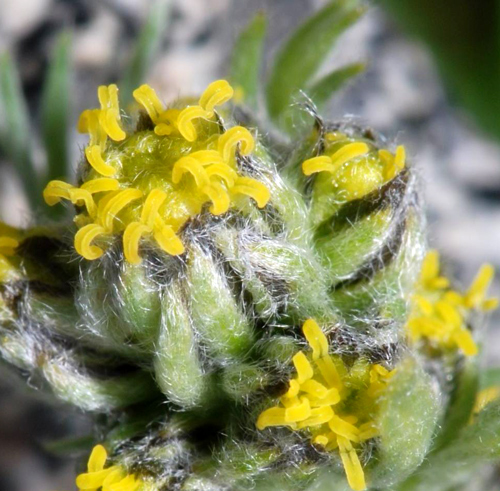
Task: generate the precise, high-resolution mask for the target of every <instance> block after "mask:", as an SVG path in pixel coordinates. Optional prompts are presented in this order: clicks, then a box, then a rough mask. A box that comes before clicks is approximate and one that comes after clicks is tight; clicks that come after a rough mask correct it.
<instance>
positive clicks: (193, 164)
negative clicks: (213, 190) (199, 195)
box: [172, 155, 210, 189]
mask: <svg viewBox="0 0 500 491" xmlns="http://www.w3.org/2000/svg"><path fill="white" fill-rule="evenodd" d="M186 172H187V173H189V174H191V175H192V176H193V177H194V180H195V182H196V186H198V188H200V189H202V188H204V187H206V186H209V185H210V180H209V178H208V175H207V173H206V171H205V169H204V168H203V166H202V164H200V162H198V160H196V159H194V158H193V157H191V156H190V155H188V156H186V157H182V158H180V159H179V160H178V161H177V162H176V163H175V164H174V168H173V169H172V182H173V183H174V184H178V183H179V182H180V181H181V179H182V176H183V175H184V174H185V173H186Z"/></svg>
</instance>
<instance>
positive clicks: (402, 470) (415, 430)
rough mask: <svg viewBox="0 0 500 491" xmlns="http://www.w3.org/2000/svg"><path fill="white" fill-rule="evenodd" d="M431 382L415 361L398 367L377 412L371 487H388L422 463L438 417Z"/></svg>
mask: <svg viewBox="0 0 500 491" xmlns="http://www.w3.org/2000/svg"><path fill="white" fill-rule="evenodd" d="M438 397H439V396H438V394H437V393H436V391H435V390H434V389H433V387H432V380H431V378H430V377H429V376H428V375H427V374H426V373H425V372H424V371H423V370H422V369H421V367H419V365H418V364H417V363H416V361H415V360H413V359H411V358H408V359H406V360H404V361H403V362H401V363H400V364H399V365H398V369H397V372H396V374H395V375H394V376H393V378H392V379H391V381H390V383H389V388H388V391H387V394H386V395H385V397H384V399H383V400H382V403H381V404H382V407H381V410H380V418H379V427H380V448H379V451H378V457H377V460H378V463H377V464H376V465H375V467H374V469H373V474H372V484H373V485H374V486H375V487H376V488H377V487H386V486H391V485H393V484H395V483H398V482H400V481H401V480H402V479H404V478H405V477H407V476H409V475H410V474H411V473H413V472H414V471H415V469H416V468H417V467H418V466H419V465H420V464H421V463H422V461H423V460H424V458H425V456H426V455H427V452H428V450H429V448H430V445H431V443H432V438H433V435H434V432H435V427H436V423H437V420H438V414H439V410H440V407H439V399H438Z"/></svg>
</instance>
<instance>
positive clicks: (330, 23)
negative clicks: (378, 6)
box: [266, 0, 364, 128]
mask: <svg viewBox="0 0 500 491" xmlns="http://www.w3.org/2000/svg"><path fill="white" fill-rule="evenodd" d="M358 4H359V2H355V1H354V2H353V1H351V0H335V1H333V2H330V3H329V4H328V5H327V6H326V7H325V8H323V9H322V10H320V11H319V12H318V13H317V14H316V15H314V16H313V17H311V18H310V19H309V20H307V21H306V22H305V23H304V24H303V25H302V26H301V27H300V28H299V29H298V30H297V31H296V32H295V33H294V34H293V35H292V37H291V38H290V39H289V40H288V42H287V43H286V44H285V45H284V46H283V48H282V49H281V51H280V52H279V54H278V55H277V58H276V62H275V64H274V67H273V68H272V71H271V75H270V78H269V82H268V85H267V93H266V97H267V107H268V111H269V115H270V117H271V119H272V120H273V121H274V122H275V123H277V124H281V126H283V127H285V128H286V126H287V122H285V121H283V117H282V116H283V114H284V112H285V110H286V109H287V108H288V107H289V105H290V104H291V103H292V102H293V98H294V96H295V95H296V94H297V93H298V91H299V90H303V89H306V87H307V85H308V83H309V81H310V80H312V79H313V78H314V76H315V75H316V72H317V71H318V69H319V68H320V66H321V64H322V63H323V61H324V60H325V58H326V56H327V55H328V53H329V52H330V50H331V48H332V46H333V44H334V42H335V41H336V39H337V38H338V37H339V35H340V34H342V32H344V31H345V29H347V28H348V27H349V26H350V25H351V24H352V23H353V22H355V21H356V20H357V19H358V18H359V17H360V15H361V14H362V13H363V11H364V9H362V8H360V7H359V6H358ZM288 125H289V123H288Z"/></svg>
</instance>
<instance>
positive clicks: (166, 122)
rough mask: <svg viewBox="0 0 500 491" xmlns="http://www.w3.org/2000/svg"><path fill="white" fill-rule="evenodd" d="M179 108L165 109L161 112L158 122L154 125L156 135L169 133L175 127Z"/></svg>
mask: <svg viewBox="0 0 500 491" xmlns="http://www.w3.org/2000/svg"><path fill="white" fill-rule="evenodd" d="M180 113H181V111H180V109H167V110H166V111H165V112H164V113H162V114H161V116H160V118H159V123H158V124H157V125H156V126H155V133H156V134H157V135H158V136H168V135H171V134H172V133H173V132H174V131H175V130H176V129H177V120H178V119H179V114H180Z"/></svg>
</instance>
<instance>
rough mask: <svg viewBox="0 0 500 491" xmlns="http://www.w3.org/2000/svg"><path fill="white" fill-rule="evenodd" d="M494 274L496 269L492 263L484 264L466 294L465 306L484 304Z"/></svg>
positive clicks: (472, 306)
mask: <svg viewBox="0 0 500 491" xmlns="http://www.w3.org/2000/svg"><path fill="white" fill-rule="evenodd" d="M494 275H495V270H494V268H493V266H491V264H484V265H483V266H481V269H480V270H479V272H478V273H477V275H476V277H475V278H474V281H473V282H472V285H471V286H470V288H469V290H468V291H467V293H466V295H465V306H466V307H467V308H469V309H472V308H477V307H479V306H480V305H481V304H482V302H483V300H484V297H485V296H486V291H487V290H488V287H489V286H490V283H491V282H492V280H493V276H494Z"/></svg>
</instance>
